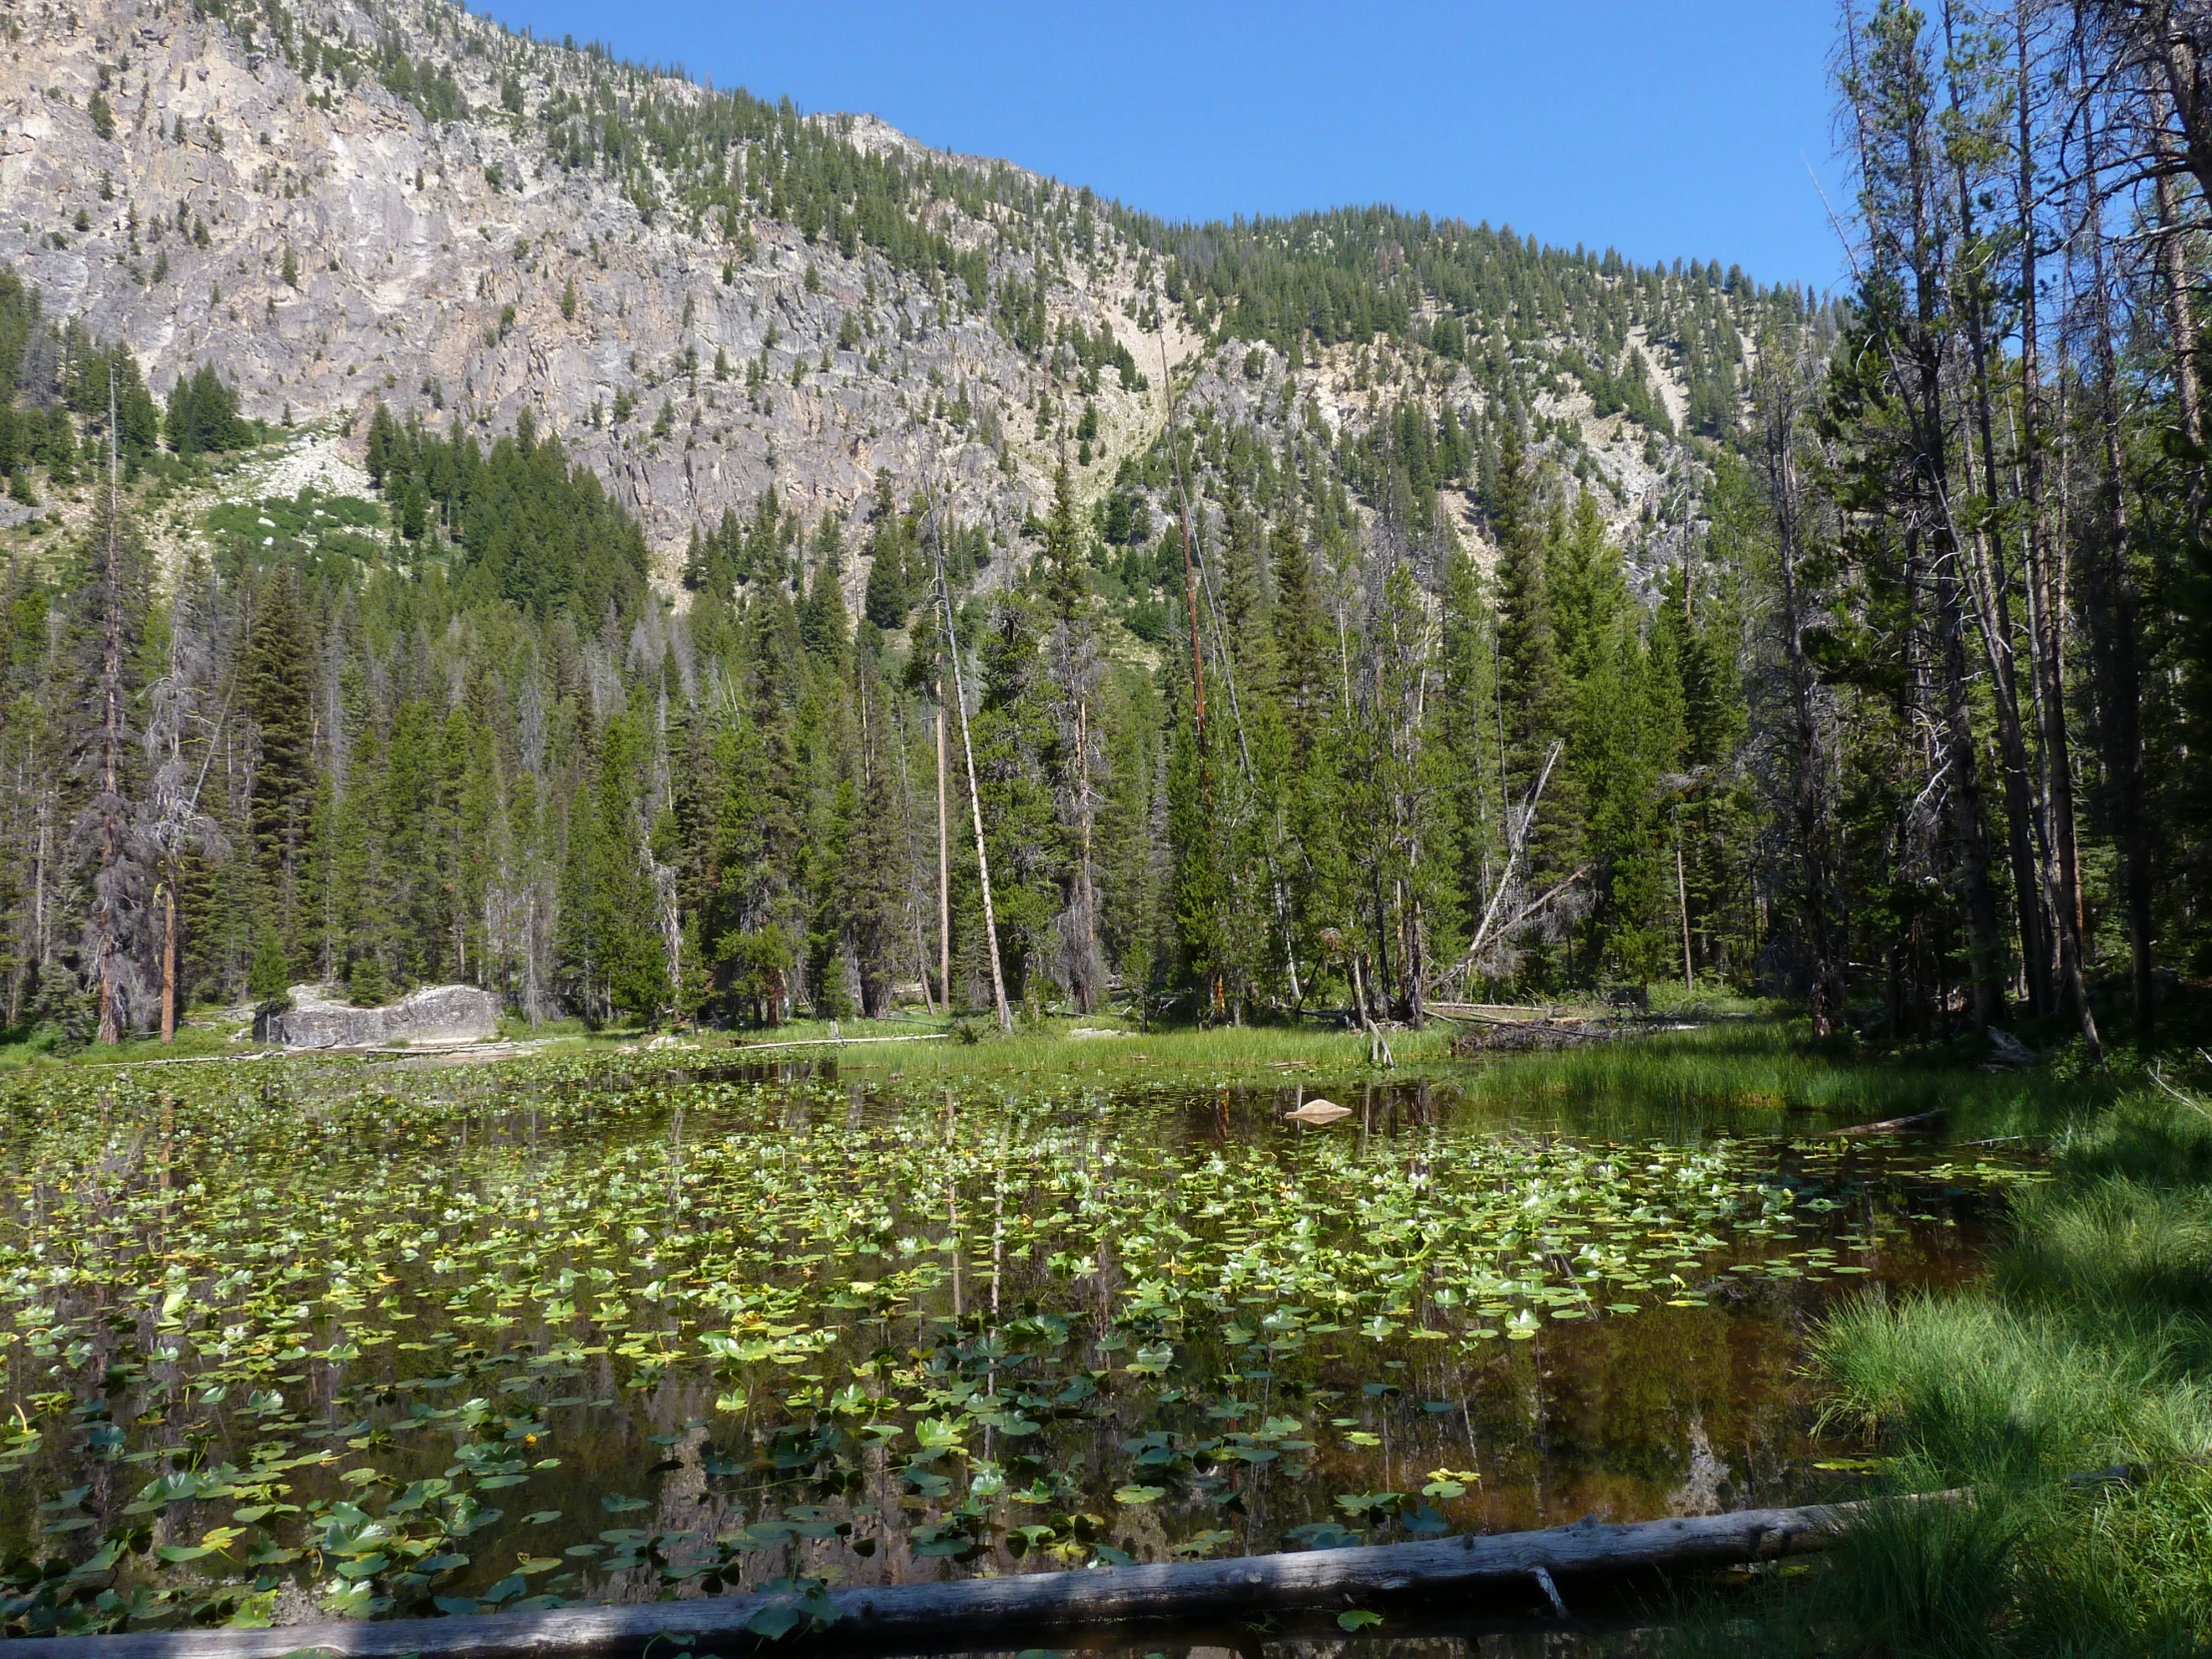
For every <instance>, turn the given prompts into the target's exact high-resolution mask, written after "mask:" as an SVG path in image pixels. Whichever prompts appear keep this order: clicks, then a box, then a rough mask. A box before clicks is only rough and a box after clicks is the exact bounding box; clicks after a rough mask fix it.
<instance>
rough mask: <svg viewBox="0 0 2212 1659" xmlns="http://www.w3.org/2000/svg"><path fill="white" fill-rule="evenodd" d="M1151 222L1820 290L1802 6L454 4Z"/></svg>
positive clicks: (1814, 37)
mask: <svg viewBox="0 0 2212 1659" xmlns="http://www.w3.org/2000/svg"><path fill="white" fill-rule="evenodd" d="M470 9H471V10H475V11H479V12H489V13H490V14H491V15H493V16H496V17H497V18H498V19H499V20H500V21H501V22H503V23H506V24H507V25H509V26H510V27H513V28H521V27H524V26H528V27H530V28H531V29H533V30H534V31H535V32H537V33H538V34H539V35H540V36H549V37H551V38H554V39H558V38H559V37H560V36H561V35H563V34H564V33H566V34H573V35H574V36H575V37H576V38H577V40H579V41H585V40H595V39H596V40H602V41H605V42H606V43H607V44H608V45H609V46H611V47H612V48H613V49H614V50H615V51H616V53H617V54H618V55H620V56H622V57H625V58H631V59H636V60H642V61H645V62H650V63H659V64H671V63H681V64H683V65H684V66H685V68H686V69H688V70H689V71H690V72H691V73H692V74H693V75H694V76H697V77H703V78H711V79H712V80H713V82H714V84H715V85H717V86H719V87H731V86H743V87H745V88H747V89H748V90H749V91H751V92H754V93H756V94H758V95H760V96H763V97H767V98H777V97H781V96H784V95H787V94H788V95H789V96H790V97H791V98H792V99H793V100H794V101H796V102H797V103H798V104H799V105H800V107H801V108H802V109H805V110H808V111H810V112H812V111H823V110H852V111H866V112H869V113H872V114H874V115H878V116H880V117H882V118H883V119H884V120H885V121H888V122H889V123H891V125H893V126H894V127H897V128H899V129H901V130H902V131H904V132H907V133H909V134H911V135H913V136H914V137H915V138H917V139H919V140H921V141H922V142H923V143H925V144H929V145H933V146H936V147H938V148H944V149H953V150H961V151H967V152H971V153H974V154H978V155H985V156H1000V157H1004V158H1005V159H1007V160H1009V161H1013V162H1017V163H1019V164H1021V165H1022V166H1024V167H1029V168H1033V169H1035V170H1036V171H1038V172H1041V173H1049V174H1051V175H1053V176H1054V177H1056V178H1058V179H1061V180H1063V181H1065V182H1067V183H1070V184H1087V185H1090V186H1092V187H1093V188H1094V189H1096V190H1098V191H1100V192H1101V193H1102V194H1105V195H1108V196H1113V197H1118V198H1120V199H1121V200H1122V201H1124V202H1126V203H1128V204H1130V205H1131V206H1133V207H1138V208H1141V209H1144V210H1146V211H1148V212H1151V213H1155V214H1159V215H1161V216H1163V217H1165V218H1169V219H1213V218H1228V217H1229V216H1231V215H1233V214H1238V213H1243V214H1247V215H1251V214H1255V213H1266V214H1273V213H1289V212H1295V211H1298V210H1300V209H1305V208H1324V207H1333V206H1338V205H1341V204H1347V203H1368V202H1389V203H1392V204H1394V205H1395V206H1397V207H1399V208H1403V209H1406V210H1409V211H1422V212H1427V213H1430V214H1433V215H1436V216H1438V217H1449V216H1452V215H1457V216H1458V217H1460V218H1463V219H1466V220H1467V221H1469V222H1470V223H1472V222H1478V221H1482V220H1488V221H1489V222H1490V223H1491V224H1492V225H1504V224H1510V225H1511V226H1512V227H1513V228H1514V229H1515V230H1517V231H1520V232H1523V233H1533V234H1534V235H1535V236H1536V237H1537V238H1538V239H1540V240H1541V241H1544V242H1548V243H1557V244H1560V245H1563V246H1565V247H1569V248H1571V247H1573V246H1574V245H1575V244H1576V243H1577V242H1580V243H1584V244H1587V245H1588V246H1589V247H1591V248H1593V249H1602V248H1604V247H1606V246H1608V245H1611V246H1613V247H1617V248H1619V249H1620V250H1621V252H1622V253H1623V254H1625V255H1627V256H1628V257H1630V258H1631V259H1635V260H1639V261H1652V260H1673V259H1677V258H1681V259H1689V258H1693V257H1695V258H1701V259H1714V258H1718V259H1720V260H1722V261H1723V262H1724V263H1734V264H1741V265H1742V266H1743V267H1744V269H1745V271H1746V272H1748V273H1749V274H1750V275H1751V276H1753V277H1756V278H1758V279H1759V280H1761V281H1763V282H1771V281H1779V280H1784V279H1790V280H1798V281H1811V282H1813V283H1815V284H1817V285H1821V286H1826V285H1827V284H1829V283H1831V282H1834V281H1836V280H1838V279H1839V277H1840V276H1841V274H1842V271H1843V260H1842V257H1841V255H1840V254H1839V252H1838V245H1837V242H1836V237H1835V232H1834V230H1833V229H1832V227H1831V225H1830V223H1829V220H1828V216H1827V210H1826V209H1825V208H1824V207H1823V205H1822V200H1821V195H1820V193H1819V191H1818V190H1816V188H1815V186H1814V182H1813V177H1812V174H1811V173H1809V172H1808V165H1809V164H1810V167H1811V169H1812V170H1813V172H1817V173H1818V174H1819V175H1820V177H1821V180H1822V183H1823V184H1824V185H1825V187H1826V189H1827V192H1828V196H1829V199H1830V200H1831V201H1832V202H1834V203H1835V205H1836V207H1837V208H1838V210H1839V211H1842V210H1843V209H1844V208H1846V207H1847V206H1848V201H1847V197H1848V186H1842V185H1841V184H1840V179H1841V174H1840V170H1839V168H1838V165H1837V162H1836V159H1835V156H1834V150H1835V141H1834V130H1833V123H1832V108H1833V97H1832V95H1831V92H1830V89H1829V86H1828V84H1827V79H1826V67H1827V60H1828V54H1829V49H1830V46H1831V44H1832V41H1833V39H1834V31H1835V25H1836V12H1835V8H1834V7H1833V5H1831V4H1829V3H1828V0H1462V3H1460V4H1457V5H1450V4H1409V3H1395V0H1366V3H1338V4H1329V5H1322V4H1312V3H1308V0H1278V3H1273V4H1265V5H1263V4H1256V3H1254V4H1243V5H1232V4H1223V3H1220V0H1183V3H1181V4H1174V5H1168V4H1159V3H1156V0H1123V3H1121V4H1114V5H1096V4H1052V3H1047V4H1042V5H1039V4H1028V5H1012V4H1005V3H1002V0H970V3H967V4H962V5H943V4H920V3H906V4H900V3H895V0H798V3H791V0H786V3H784V4H774V5H765V4H759V3H756V0H637V3H631V4H622V5H610V4H607V3H606V0H471V7H470Z"/></svg>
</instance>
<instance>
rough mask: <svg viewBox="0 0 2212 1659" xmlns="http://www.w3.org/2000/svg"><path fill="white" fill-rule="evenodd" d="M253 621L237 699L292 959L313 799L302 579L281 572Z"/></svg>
mask: <svg viewBox="0 0 2212 1659" xmlns="http://www.w3.org/2000/svg"><path fill="white" fill-rule="evenodd" d="M256 599H257V601H258V603H257V604H256V605H255V607H254V613H253V627H252V630H251V632H250V633H249V634H248V636H247V645H246V650H245V653H244V655H243V658H242V660H241V663H240V668H239V686H238V698H239V702H240V705H241V709H242V712H243V713H244V714H245V716H246V717H247V718H248V719H249V720H250V721H252V722H253V726H254V731H255V735H256V740H257V748H258V751H259V756H258V760H257V764H256V766H255V769H254V794H253V802H252V809H251V811H252V823H253V835H254V855H255V859H256V861H257V862H258V864H259V865H260V868H261V878H262V881H263V883H264V884H265V887H266V889H267V891H268V893H269V895H270V897H271V899H272V900H273V903H274V913H273V914H272V916H271V917H270V925H271V927H272V928H273V930H274V931H273V936H274V937H275V939H276V941H277V949H279V950H280V951H281V952H282V954H283V957H284V959H285V960H286V961H287V962H291V963H295V964H298V965H301V966H304V965H305V963H304V959H303V957H302V956H301V954H300V951H299V933H300V922H299V917H298V907H299V893H298V883H299V859H300V853H301V848H302V846H303V844H304V842H305V839H306V835H307V828H308V817H309V814H310V812H311V810H312V803H313V798H314V756H313V754H312V750H311V743H312V735H311V711H310V702H311V699H312V694H313V666H312V663H311V662H310V660H309V647H308V631H307V620H306V618H305V616H304V615H303V614H302V613H301V610H300V603H299V591H298V584H297V579H296V578H295V577H294V576H293V575H292V574H291V573H290V572H289V571H286V570H279V571H277V573H276V574H275V575H274V576H273V577H272V578H271V579H270V580H269V581H267V582H266V583H264V584H263V585H262V587H261V588H260V590H259V592H258V593H257V595H256Z"/></svg>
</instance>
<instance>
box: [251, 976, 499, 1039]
mask: <svg viewBox="0 0 2212 1659" xmlns="http://www.w3.org/2000/svg"><path fill="white" fill-rule="evenodd" d="M498 1034H499V1003H498V1001H497V999H496V998H494V997H493V996H492V994H491V992H489V991H486V990H481V989H479V988H478V987H477V986H474V985H425V986H423V987H422V989H420V990H418V991H412V992H410V993H409V994H407V995H406V996H403V997H401V998H400V999H399V1000H398V1001H397V1002H392V1003H387V1004H386V1005H385V1006H383V1007H381V1008H356V1007H354V1006H353V1005H352V1004H351V1003H349V1002H339V1001H336V1000H334V999H332V998H329V997H325V996H324V995H322V994H321V990H320V987H318V986H314V985H294V986H293V987H292V989H291V1006H290V1007H288V1008H265V1009H263V1010H262V1011H261V1012H259V1013H257V1014H255V1016H254V1040H255V1041H256V1042H273V1043H281V1044H282V1045H283V1046H284V1047H286V1048H376V1047H380V1046H382V1045H384V1044H386V1043H408V1044H411V1045H414V1046H416V1047H422V1046H426V1045H434V1044H439V1043H473V1042H481V1041H483V1040H484V1039H485V1038H486V1037H494V1036H497V1035H498Z"/></svg>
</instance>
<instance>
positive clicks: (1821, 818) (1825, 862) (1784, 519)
mask: <svg viewBox="0 0 2212 1659" xmlns="http://www.w3.org/2000/svg"><path fill="white" fill-rule="evenodd" d="M1770 347H1771V348H1762V349H1761V351H1760V353H1759V373H1760V379H1761V381H1762V395H1761V397H1760V404H1761V410H1760V412H1761V416H1762V419H1761V432H1760V440H1761V441H1760V460H1761V462H1762V465H1763V469H1764V471H1765V473H1766V483H1767V498H1768V501H1769V503H1770V505H1771V506H1772V509H1773V512H1774V524H1775V563H1776V569H1777V573H1778V574H1779V576H1780V578H1781V583H1782V594H1781V599H1782V614H1781V616H1780V618H1779V619H1778V621H1779V623H1780V625H1781V633H1782V647H1783V656H1784V663H1785V668H1786V672H1787V676H1788V680H1789V688H1790V734H1789V735H1790V772H1791V778H1790V814H1791V826H1790V828H1791V840H1792V841H1793V843H1794V844H1795V848H1796V854H1797V863H1798V869H1799V876H1798V881H1799V893H1798V903H1799V906H1800V910H1801V915H1800V922H1801V924H1802V925H1803V927H1804V929H1805V943H1806V949H1807V951H1808V952H1809V953H1810V954H1811V956H1812V961H1811V963H1810V975H1809V976H1810V979H1811V984H1810V985H1809V987H1808V991H1809V996H1808V1001H1809V1002H1810V1003H1811V1010H1812V1016H1813V1034H1814V1035H1815V1036H1817V1037H1827V1036H1831V1035H1833V1034H1834V1032H1835V1030H1836V1025H1837V1022H1838V1021H1839V1020H1841V1019H1842V1018H1843V1013H1844V997H1845V983H1844V960H1843V954H1842V950H1841V948H1840V947H1839V944H1838V941H1837V931H1838V927H1839V924H1840V923H1841V921H1842V915H1841V906H1840V904H1836V903H1832V902H1831V897H1830V891H1829V888H1830V874H1831V859H1830V845H1829V843H1830V834H1829V823H1828V797H1827V791H1826V790H1824V789H1823V788H1822V785H1821V767H1822V760H1821V745H1820V722H1819V717H1818V714H1817V711H1816V710H1815V708H1814V700H1813V693H1814V687H1815V685H1816V683H1817V679H1816V674H1815V670H1814V668H1813V664H1812V660H1811V658H1810V657H1809V656H1808V655H1807V653H1806V649H1805V632H1806V616H1805V610H1804V595H1803V592H1802V589H1801V586H1800V583H1799V573H1798V561H1799V559H1800V557H1801V556H1802V549H1801V548H1800V546H1799V535H1800V529H1801V514H1800V511H1799V506H1800V503H1799V500H1798V479H1797V420H1796V416H1797V408H1796V388H1795V387H1794V386H1793V385H1792V384H1791V383H1790V368H1789V365H1788V364H1786V363H1777V362H1776V361H1775V358H1776V356H1777V354H1778V352H1779V350H1780V347H1779V346H1773V345H1772V342H1771V341H1770Z"/></svg>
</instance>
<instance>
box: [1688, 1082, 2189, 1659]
mask: <svg viewBox="0 0 2212 1659" xmlns="http://www.w3.org/2000/svg"><path fill="white" fill-rule="evenodd" d="M2052 1160H2053V1167H2054V1179H2053V1180H2052V1181H2051V1182H2050V1183H2049V1184H2047V1185H2045V1186H2043V1187H2041V1188H2039V1189H2037V1190H2035V1191H2032V1192H2030V1193H2027V1194H2025V1195H2023V1196H2022V1197H2021V1199H2020V1201H2019V1202H2018V1203H2017V1204H2016V1206H2015V1207H2014V1210H2013V1213H2012V1217H2011V1222H2010V1227H2009V1236H2008V1238H2007V1240H2006V1242H2005V1244H2004V1245H2003V1246H2002V1247H2001V1248H2000V1250H1999V1251H1998V1253H1997V1255H1996V1256H1995V1258H1994V1260H1993V1261H1992V1264H1991V1273H1990V1276H1989V1278H1988V1280H1987V1281H1986V1282H1985V1283H1983V1284H1980V1285H1977V1286H1974V1287H1971V1288H1966V1289H1959V1290H1952V1291H1946V1292H1941V1293H1936V1294H1931V1295H1926V1296H1919V1297H1914V1298H1911V1299H1908V1300H1905V1301H1902V1302H1897V1303H1886V1302H1883V1301H1880V1300H1877V1299H1869V1300H1866V1301H1863V1302H1860V1303H1857V1304H1855V1305H1853V1306H1852V1307H1851V1308H1849V1309H1847V1310H1846V1311H1845V1312H1843V1313H1842V1314H1841V1315H1840V1316H1838V1317H1837V1318H1835V1319H1833V1320H1831V1321H1830V1322H1829V1323H1828V1324H1827V1325H1826V1326H1825V1327H1824V1328H1823V1329H1822V1331H1820V1332H1819V1333H1818V1334H1817V1335H1816V1338H1815V1343H1814V1369H1815V1372H1816V1374H1817V1375H1818V1376H1820V1377H1821V1378H1822V1379H1823V1380H1824V1381H1825V1382H1826V1383H1827V1384H1828V1387H1829V1390H1830V1392H1829V1396H1828V1400H1827V1411H1828V1414H1829V1418H1830V1422H1831V1425H1832V1426H1833V1427H1835V1428H1838V1429H1843V1430H1849V1431H1855V1432H1857V1433H1859V1434H1861V1435H1862V1436H1863V1437H1864V1439H1865V1441H1866V1444H1867V1448H1868V1449H1869V1450H1872V1451H1876V1452H1879V1453H1883V1454H1886V1455H1887V1456H1888V1457H1889V1458H1891V1459H1892V1461H1891V1463H1890V1465H1889V1469H1888V1473H1887V1478H1886V1482H1885V1483H1886V1485H1887V1486H1888V1487H1889V1489H1891V1490H1893V1491H1896V1492H1900V1493H1903V1492H1910V1491H1929V1490H1944V1489H1951V1488H1959V1487H1970V1488H1971V1490H1972V1497H1971V1500H1970V1501H1967V1502H1960V1503H1941V1504H1928V1503H1919V1504H1906V1503H1899V1504H1892V1505H1883V1506H1880V1507H1879V1508H1878V1509H1877V1510H1876V1511H1875V1512H1874V1513H1873V1514H1872V1515H1871V1516H1870V1517H1869V1518H1868V1519H1867V1520H1866V1521H1865V1522H1864V1523H1863V1524H1861V1525H1858V1526H1855V1527H1854V1528H1853V1529H1852V1531H1851V1533H1850V1534H1849V1535H1848V1536H1847V1537H1846V1538H1845V1539H1844V1540H1843V1547H1842V1548H1840V1549H1838V1550H1836V1551H1834V1552H1833V1553H1832V1556H1831V1559H1830V1560H1828V1561H1827V1562H1826V1563H1824V1564H1823V1565H1822V1566H1821V1567H1819V1568H1817V1569H1815V1570H1814V1571H1812V1572H1810V1573H1808V1574H1805V1575H1804V1576H1803V1577H1801V1578H1797V1579H1794V1580H1787V1581H1786V1580H1782V1579H1780V1578H1775V1579H1770V1580H1767V1581H1765V1582H1764V1584H1763V1585H1762V1586H1761V1587H1759V1588H1757V1589H1755V1590H1754V1591H1753V1592H1752V1593H1751V1595H1750V1597H1749V1599H1748V1601H1743V1600H1739V1601H1738V1602H1736V1603H1735V1604H1733V1605H1721V1604H1715V1605H1712V1606H1708V1607H1706V1608H1703V1609H1700V1610H1698V1611H1697V1612H1696V1613H1695V1614H1694V1615H1693V1616H1692V1617H1690V1618H1688V1619H1687V1620H1686V1621H1685V1622H1684V1623H1683V1624H1682V1625H1681V1626H1680V1627H1679V1628H1678V1629H1677V1630H1676V1631H1675V1632H1674V1634H1673V1636H1672V1638H1671V1640H1670V1642H1669V1644H1668V1651H1670V1652H1672V1653H1675V1654H1678V1655H1683V1656H1688V1655H1702V1654H1715V1653H1761V1654H1770V1653H1771V1654H1780V1655H1838V1656H1844V1655H1851V1656H1857V1655H1869V1656H1871V1655H1875V1654H1884V1655H1888V1654H1903V1655H1930V1656H1934V1655H1946V1656H1950V1655H1982V1654H1987V1655H1998V1654H2005V1655H2053V1656H2056V1655H2068V1656H2075V1655H2082V1656H2085V1655H2107V1654H2108V1655H2113V1656H2115V1659H2117V1656H2119V1655H2145V1654H2157V1655H2182V1654H2204V1653H2207V1652H2212V1461H2208V1459H2212V1107H2208V1106H2207V1104H2206V1103H2205V1102H2204V1101H2203V1100H2202V1099H2200V1098H2199V1097H2197V1096H2196V1095H2194V1094H2191V1093H2188V1092H2186V1091H2183V1090H2180V1089H2175V1088H2171V1087H2169V1086H2168V1085H2167V1084H2166V1083H2165V1082H2164V1081H2161V1080H2152V1081H2150V1082H2147V1083H2142V1084H2139V1085H2138V1086H2137V1087H2135V1088H2133V1089H2130V1090H2128V1091H2127V1092H2125V1093H2123V1094H2121V1095H2120V1097H2119V1098H2118V1099H2117V1100H2116V1101H2114V1102H2113V1103H2112V1104H2111V1105H2110V1106H2109V1107H2107V1108H2106V1109H2104V1110H2102V1111H2101V1112H2097V1113H2094V1114H2093V1115H2087V1116H2079V1117H2074V1118H2073V1119H2072V1120H2071V1121H2067V1122H2064V1123H2063V1124H2061V1125H2060V1126H2059V1127H2058V1129H2057V1132H2056V1137H2055V1142H2054V1145H2053V1147H2052ZM2122 1466H2125V1467H2126V1469H2127V1471H2128V1473H2127V1476H2126V1478H2124V1479H2088V1480H2084V1479H2082V1478H2080V1477H2081V1476H2083V1475H2094V1474H2096V1473H2097V1472H2098V1471H2109V1470H2113V1469H2117V1468H2120V1467H2122Z"/></svg>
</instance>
